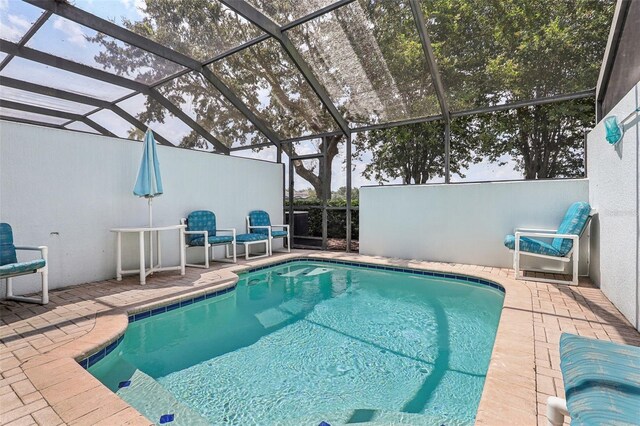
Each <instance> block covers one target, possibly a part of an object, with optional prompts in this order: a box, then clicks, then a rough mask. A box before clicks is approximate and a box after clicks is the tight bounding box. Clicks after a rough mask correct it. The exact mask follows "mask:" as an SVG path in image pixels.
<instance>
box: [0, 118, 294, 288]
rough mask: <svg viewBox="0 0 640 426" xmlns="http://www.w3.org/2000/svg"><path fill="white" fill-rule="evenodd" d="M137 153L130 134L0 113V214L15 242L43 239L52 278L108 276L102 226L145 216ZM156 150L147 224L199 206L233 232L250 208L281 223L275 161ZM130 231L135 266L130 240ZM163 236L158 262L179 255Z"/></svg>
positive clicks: (108, 240)
mask: <svg viewBox="0 0 640 426" xmlns="http://www.w3.org/2000/svg"><path fill="white" fill-rule="evenodd" d="M141 155H142V145H141V144H140V143H135V142H132V141H127V140H122V139H116V138H109V137H105V136H95V135H89V134H83V133H77V132H70V131H65V130H56V129H49V128H45V127H39V126H31V125H25V124H17V123H10V122H3V121H0V220H1V221H3V222H8V223H10V224H11V225H12V227H13V230H14V236H15V240H16V244H19V245H47V246H49V265H50V266H49V267H50V287H51V288H57V287H62V286H67V285H73V284H79V283H84V282H91V281H96V280H103V279H108V278H113V277H115V265H116V259H115V250H116V249H115V234H113V233H111V232H109V229H110V228H113V227H127V226H143V225H147V224H148V213H147V211H148V210H147V202H146V200H145V199H141V198H138V197H135V196H134V195H133V193H132V191H133V185H134V183H135V180H136V177H137V171H138V167H139V164H140V157H141ZM158 157H159V161H160V167H161V171H162V180H163V184H164V195H162V196H160V197H158V198H156V200H154V202H153V213H154V215H153V216H154V225H158V226H162V225H171V224H177V223H179V220H180V218H181V217H185V215H186V214H188V213H189V212H190V211H193V210H198V209H205V210H212V211H214V212H215V213H216V216H217V220H218V226H219V227H225V228H227V227H235V228H236V229H237V230H238V233H244V232H245V222H244V220H245V216H246V214H247V213H248V212H249V211H250V210H252V209H263V210H266V211H267V212H269V214H270V215H271V218H272V221H273V222H274V223H282V216H283V205H282V179H283V177H282V173H283V168H282V165H281V164H274V163H269V162H264V161H258V160H250V159H243V158H237V157H229V156H223V155H214V154H207V153H201V152H196V151H190V150H183V149H176V148H170V147H163V146H159V147H158ZM129 238H130V239H127V240H125V255H126V256H125V257H126V259H127V263H128V264H130V265H131V266H133V265H135V264H136V261H137V255H136V253H137V252H136V247H137V245H136V242H135V237H134V236H130V237H129ZM163 243H164V244H163V254H164V256H163V257H164V258H165V264H168V263H170V262H171V263H173V262H177V259H178V257H177V256H178V247H177V246H178V244H177V233H175V234H174V233H171V234H169V235H166V236H165V237H164V239H163ZM221 250H222V248H218V249H217V254H218V255H220V254H221ZM193 255H195V253H193ZM190 257H191V256H190ZM14 287H15V288H16V293H24V292H25V291H35V290H37V288H38V280H37V278H36V277H35V276H28V277H22V278H16V280H15V284H14ZM4 294H5V285H4V281H3V282H2V285H1V286H0V295H4Z"/></svg>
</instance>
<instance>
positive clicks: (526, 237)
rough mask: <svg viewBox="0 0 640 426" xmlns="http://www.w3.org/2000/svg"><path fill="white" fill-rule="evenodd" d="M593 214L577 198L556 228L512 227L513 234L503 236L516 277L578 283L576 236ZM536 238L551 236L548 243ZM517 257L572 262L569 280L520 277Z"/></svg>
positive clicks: (578, 235)
mask: <svg viewBox="0 0 640 426" xmlns="http://www.w3.org/2000/svg"><path fill="white" fill-rule="evenodd" d="M594 214H595V210H592V209H591V207H590V206H589V204H588V203H585V202H581V201H579V202H576V203H573V204H572V205H571V206H570V207H569V209H568V210H567V213H566V214H565V216H564V219H563V220H562V223H560V227H559V228H558V229H557V230H555V229H531V228H516V229H515V234H514V235H507V236H506V237H505V239H504V245H505V246H506V247H507V248H508V249H509V250H512V251H513V269H514V270H515V277H516V279H517V280H523V279H526V280H529V281H538V282H546V283H555V284H567V283H569V284H571V285H578V263H579V257H580V250H579V241H580V236H581V235H582V233H583V232H584V230H585V229H586V228H587V225H588V224H589V221H590V219H591V217H592V216H593V215H594ZM531 237H535V238H531ZM537 238H543V239H551V240H552V241H551V242H550V243H548V242H545V241H540V240H539V239H537ZM520 256H530V257H536V258H541V259H549V260H555V261H560V262H564V263H568V262H573V265H572V266H573V269H572V279H571V281H570V282H568V281H565V280H555V279H552V278H539V277H533V276H531V277H524V275H522V274H521V273H520V272H521V271H520ZM543 272H547V271H543Z"/></svg>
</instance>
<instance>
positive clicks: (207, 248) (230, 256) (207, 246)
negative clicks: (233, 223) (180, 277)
mask: <svg viewBox="0 0 640 426" xmlns="http://www.w3.org/2000/svg"><path fill="white" fill-rule="evenodd" d="M180 224H182V225H186V224H187V219H186V218H184V217H183V218H182V219H180ZM218 232H230V233H231V236H232V238H233V239H232V240H231V241H229V242H227V243H216V244H211V243H209V231H185V232H184V233H185V235H204V244H203V245H202V246H192V245H190V244H188V243H187V244H185V249H188V248H191V247H195V248H203V249H204V264H198V263H187V264H186V265H187V266H192V267H194V268H205V269H209V262H210V260H211V262H213V261H217V262H225V263H236V229H235V228H216V234H217V233H218ZM222 245H223V246H224V248H225V258H224V259H216V258H215V256H214V252H213V249H214V247H216V246H222ZM229 246H231V250H232V253H229Z"/></svg>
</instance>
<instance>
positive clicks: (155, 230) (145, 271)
mask: <svg viewBox="0 0 640 426" xmlns="http://www.w3.org/2000/svg"><path fill="white" fill-rule="evenodd" d="M186 227H187V226H186V225H171V226H157V227H156V226H154V227H143V228H113V229H111V232H115V233H116V234H117V240H118V242H117V255H116V278H117V279H118V281H121V280H122V276H123V275H129V274H140V284H142V285H144V284H145V282H146V278H147V275H150V274H153V273H154V272H160V271H180V275H184V274H185V240H184V231H185V229H186ZM162 231H178V234H179V239H178V248H179V253H180V264H179V265H178V266H162V244H161V242H160V238H159V237H160V235H159V234H160V232H162ZM147 232H148V233H149V262H150V265H149V268H147V267H146V261H145V258H146V252H145V245H144V234H145V233H147ZM122 234H138V251H139V253H140V268H139V269H122ZM154 234H155V236H156V242H157V245H158V250H157V262H156V264H155V265H154V262H153V257H154V256H153V246H154V244H153V235H154Z"/></svg>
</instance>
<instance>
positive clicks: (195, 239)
mask: <svg viewBox="0 0 640 426" xmlns="http://www.w3.org/2000/svg"><path fill="white" fill-rule="evenodd" d="M187 231H207V232H208V233H209V237H213V236H215V235H216V215H215V214H213V212H210V211H208V210H196V211H194V212H191V213H189V216H187ZM187 240H188V241H187V244H189V245H191V246H203V245H204V235H203V234H196V235H187Z"/></svg>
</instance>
